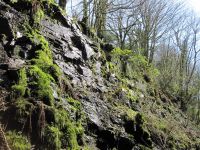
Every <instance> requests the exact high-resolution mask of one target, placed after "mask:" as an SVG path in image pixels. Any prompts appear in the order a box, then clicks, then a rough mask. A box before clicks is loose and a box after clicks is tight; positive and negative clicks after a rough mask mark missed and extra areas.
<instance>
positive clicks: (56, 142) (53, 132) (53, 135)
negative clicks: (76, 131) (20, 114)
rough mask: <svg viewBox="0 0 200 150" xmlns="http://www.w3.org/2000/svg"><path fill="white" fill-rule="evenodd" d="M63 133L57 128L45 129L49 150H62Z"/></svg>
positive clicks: (49, 127) (48, 127)
mask: <svg viewBox="0 0 200 150" xmlns="http://www.w3.org/2000/svg"><path fill="white" fill-rule="evenodd" d="M60 138H61V132H60V130H59V129H58V128H57V127H54V126H47V127H46V128H45V140H46V142H47V143H48V145H47V147H48V148H49V149H54V150H60V149H61V141H60Z"/></svg>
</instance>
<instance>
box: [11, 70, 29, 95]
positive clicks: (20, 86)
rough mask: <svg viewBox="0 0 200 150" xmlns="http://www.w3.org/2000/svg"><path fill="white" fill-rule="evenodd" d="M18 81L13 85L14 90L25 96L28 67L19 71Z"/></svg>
mask: <svg viewBox="0 0 200 150" xmlns="http://www.w3.org/2000/svg"><path fill="white" fill-rule="evenodd" d="M18 77H19V80H18V83H17V84H15V85H13V86H12V90H13V91H14V92H15V93H17V95H19V96H24V95H25V93H26V89H27V75H26V68H22V69H20V70H19V72H18Z"/></svg>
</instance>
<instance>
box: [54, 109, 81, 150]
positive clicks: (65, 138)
mask: <svg viewBox="0 0 200 150" xmlns="http://www.w3.org/2000/svg"><path fill="white" fill-rule="evenodd" d="M54 115H55V116H54V117H55V125H57V126H58V128H59V130H61V131H62V134H61V137H60V141H62V145H66V144H67V145H66V146H67V147H68V148H69V149H71V150H76V149H79V146H78V143H77V133H76V128H77V127H76V126H75V124H74V123H73V122H71V120H70V119H69V115H68V113H67V112H66V110H64V109H55V110H54Z"/></svg>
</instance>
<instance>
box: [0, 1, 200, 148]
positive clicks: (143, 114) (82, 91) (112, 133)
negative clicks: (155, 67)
mask: <svg viewBox="0 0 200 150" xmlns="http://www.w3.org/2000/svg"><path fill="white" fill-rule="evenodd" d="M111 49H112V47H111ZM0 54H1V55H0V75H1V76H0V79H1V82H0V91H1V92H0V94H1V101H2V102H1V104H2V105H1V114H0V115H1V117H0V120H1V123H2V124H3V126H4V129H5V131H4V132H5V136H6V140H7V143H8V144H9V147H10V148H11V149H14V150H15V149H20V150H23V149H31V148H32V149H53V150H54V149H55V150H57V149H58V150H59V149H71V150H77V149H92V150H93V149H101V150H107V149H118V150H131V149H138V150H140V149H200V147H199V146H200V134H199V133H200V132H199V131H200V130H199V128H198V127H197V126H196V125H195V124H193V123H192V122H190V121H189V120H188V118H187V116H186V115H185V114H183V113H182V112H181V111H180V110H179V109H178V108H176V107H175V106H174V104H173V103H172V102H171V101H172V100H170V99H169V98H168V97H166V96H165V95H164V94H162V92H160V91H159V89H157V88H156V85H154V84H153V80H154V79H153V78H152V79H150V78H149V77H150V76H151V75H149V74H150V72H148V73H147V72H145V73H144V71H142V70H145V68H142V67H147V66H145V65H143V66H138V67H141V68H140V69H139V70H137V72H138V74H137V78H132V79H130V78H125V77H122V76H120V75H118V72H117V71H116V70H115V69H116V68H115V67H116V66H115V65H116V64H115V63H114V60H113V58H112V59H111V60H112V61H113V62H112V61H108V60H106V58H107V59H108V58H109V57H114V55H123V54H122V53H121V52H117V53H115V54H114V53H113V52H110V46H109V45H106V44H103V43H98V42H94V41H93V40H91V39H90V38H88V37H87V36H86V35H84V34H83V33H82V31H81V27H80V26H79V25H78V24H77V23H74V21H73V20H72V19H71V18H69V17H67V16H66V15H63V12H62V11H61V10H60V8H59V7H58V6H57V5H56V4H55V3H53V1H47V0H42V1H37V0H34V1H31V0H21V1H9V0H3V1H0ZM112 55H113V56H112ZM134 61H138V59H136V60H134ZM136 69H138V68H136Z"/></svg>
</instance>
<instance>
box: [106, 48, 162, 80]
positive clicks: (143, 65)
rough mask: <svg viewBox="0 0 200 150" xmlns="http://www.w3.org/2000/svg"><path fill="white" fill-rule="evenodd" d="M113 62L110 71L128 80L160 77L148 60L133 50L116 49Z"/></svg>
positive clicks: (112, 53)
mask: <svg viewBox="0 0 200 150" xmlns="http://www.w3.org/2000/svg"><path fill="white" fill-rule="evenodd" d="M111 55H112V62H110V63H109V64H108V65H109V68H110V71H112V72H115V73H116V74H117V75H119V76H122V77H128V78H138V79H139V78H141V77H142V76H143V74H147V75H148V76H149V77H150V78H154V77H156V76H158V74H159V71H158V70H157V69H155V67H153V66H152V65H151V64H149V63H148V61H147V60H146V58H145V57H144V56H142V55H140V54H136V53H134V52H133V51H132V50H126V49H125V50H122V49H120V48H115V49H114V50H113V51H112V52H111Z"/></svg>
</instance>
